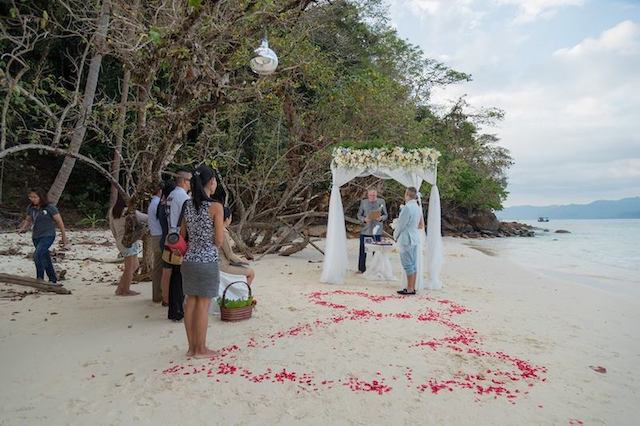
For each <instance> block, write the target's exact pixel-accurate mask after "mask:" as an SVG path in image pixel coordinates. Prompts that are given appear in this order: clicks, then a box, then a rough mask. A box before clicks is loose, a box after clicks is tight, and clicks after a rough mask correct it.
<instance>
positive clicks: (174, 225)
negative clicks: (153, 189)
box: [162, 170, 191, 321]
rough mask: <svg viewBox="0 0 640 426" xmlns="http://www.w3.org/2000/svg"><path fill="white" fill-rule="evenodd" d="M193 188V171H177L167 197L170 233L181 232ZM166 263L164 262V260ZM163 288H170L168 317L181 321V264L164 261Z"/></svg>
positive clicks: (182, 312) (182, 296) (182, 297)
mask: <svg viewBox="0 0 640 426" xmlns="http://www.w3.org/2000/svg"><path fill="white" fill-rule="evenodd" d="M189 189H191V173H190V172H188V171H186V170H181V171H179V172H178V173H176V189H174V190H173V191H171V193H170V194H169V196H168V197H167V207H168V208H169V215H168V217H167V220H168V222H169V223H168V225H169V233H170V234H171V233H173V232H179V231H180V227H179V225H178V223H179V222H180V215H181V214H182V206H183V205H184V202H185V201H187V200H188V199H189V198H191V197H189V194H188V192H187V191H189ZM163 263H164V262H163ZM162 288H168V289H169V300H168V306H169V312H168V318H169V319H170V320H173V321H180V320H181V319H182V318H183V317H184V311H183V299H184V295H183V293H182V274H181V273H180V266H179V265H173V266H172V265H170V264H168V263H164V266H163V273H162Z"/></svg>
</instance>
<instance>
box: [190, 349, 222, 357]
mask: <svg viewBox="0 0 640 426" xmlns="http://www.w3.org/2000/svg"><path fill="white" fill-rule="evenodd" d="M215 355H216V351H213V350H211V349H209V348H205V350H204V351H196V352H195V353H194V354H193V357H194V358H197V359H200V358H211V357H212V356H215Z"/></svg>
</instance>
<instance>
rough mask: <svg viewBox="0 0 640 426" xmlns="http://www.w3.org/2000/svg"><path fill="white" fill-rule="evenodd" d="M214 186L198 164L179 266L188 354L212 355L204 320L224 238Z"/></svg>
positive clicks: (186, 208) (213, 292) (182, 231)
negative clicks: (185, 248) (183, 298)
mask: <svg viewBox="0 0 640 426" xmlns="http://www.w3.org/2000/svg"><path fill="white" fill-rule="evenodd" d="M217 186H218V182H217V180H216V178H215V172H214V171H213V170H212V169H210V168H209V167H207V166H200V167H198V168H197V169H196V171H195V172H194V174H193V178H192V179H191V196H192V198H191V200H187V201H185V203H184V207H183V215H184V216H183V220H182V225H181V227H180V234H181V235H182V236H183V238H186V237H187V236H188V239H189V244H188V248H187V253H186V254H185V255H184V258H183V260H182V267H181V272H182V289H183V291H184V294H185V295H186V296H187V300H186V303H185V306H184V326H185V329H186V331H187V341H188V342H189V349H188V351H187V356H195V357H208V356H210V355H212V352H211V351H210V350H209V349H208V348H207V344H206V340H207V323H208V321H209V305H210V304H211V298H212V297H215V296H217V295H218V285H219V280H220V272H219V269H218V247H220V246H221V245H222V242H223V238H224V219H223V209H222V204H220V203H218V202H215V201H213V200H212V199H211V196H212V194H213V193H214V192H215V191H216V188H217Z"/></svg>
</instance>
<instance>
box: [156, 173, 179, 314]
mask: <svg viewBox="0 0 640 426" xmlns="http://www.w3.org/2000/svg"><path fill="white" fill-rule="evenodd" d="M174 189H176V184H175V183H174V182H173V181H172V180H165V181H164V182H163V186H162V198H161V199H160V205H159V206H158V209H157V210H156V218H157V219H158V222H159V223H160V227H161V228H162V236H161V237H160V241H159V248H160V252H162V251H163V250H164V241H165V240H166V238H167V235H169V208H168V207H167V199H168V198H169V194H171V192H173V190H174ZM160 266H161V279H160V287H161V289H162V306H169V283H170V281H171V271H173V265H169V264H168V263H165V261H164V260H162V259H161V265H160Z"/></svg>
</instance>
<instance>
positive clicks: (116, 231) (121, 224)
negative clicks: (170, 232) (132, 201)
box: [109, 194, 147, 296]
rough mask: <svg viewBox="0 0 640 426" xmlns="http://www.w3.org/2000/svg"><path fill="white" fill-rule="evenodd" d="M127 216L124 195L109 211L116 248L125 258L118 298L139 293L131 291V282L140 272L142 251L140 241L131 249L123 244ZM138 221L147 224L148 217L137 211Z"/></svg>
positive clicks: (132, 245)
mask: <svg viewBox="0 0 640 426" xmlns="http://www.w3.org/2000/svg"><path fill="white" fill-rule="evenodd" d="M126 215H127V204H126V203H125V201H124V199H123V198H122V195H120V194H118V198H117V199H116V202H115V203H114V205H113V207H112V208H111V210H109V227H110V228H111V232H112V233H113V237H114V238H115V240H116V247H118V250H119V251H120V254H121V255H122V257H124V271H122V276H121V277H120V281H119V282H118V288H116V296H137V295H138V294H140V293H138V292H137V291H133V290H131V289H130V286H131V281H132V280H133V274H134V273H135V272H136V271H137V270H138V266H140V264H139V263H138V254H140V251H141V250H142V247H141V245H140V241H134V242H133V244H131V245H130V246H129V247H125V246H124V244H122V238H123V237H124V233H125V224H126ZM135 215H136V219H138V221H139V222H147V215H146V214H144V213H141V212H139V211H137V210H136V211H135Z"/></svg>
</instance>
